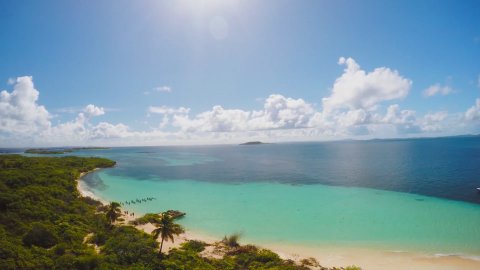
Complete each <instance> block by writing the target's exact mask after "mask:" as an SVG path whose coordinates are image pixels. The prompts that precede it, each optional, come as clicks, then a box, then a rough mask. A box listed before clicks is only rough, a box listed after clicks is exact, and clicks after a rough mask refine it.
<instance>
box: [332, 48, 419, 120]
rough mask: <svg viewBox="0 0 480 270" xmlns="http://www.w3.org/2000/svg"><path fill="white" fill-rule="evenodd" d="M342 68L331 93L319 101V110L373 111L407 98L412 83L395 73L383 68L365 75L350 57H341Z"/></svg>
mask: <svg viewBox="0 0 480 270" xmlns="http://www.w3.org/2000/svg"><path fill="white" fill-rule="evenodd" d="M338 63H339V64H340V65H345V66H346V68H345V69H344V72H343V74H342V75H341V76H340V77H339V78H337V79H336V80H335V83H334V85H333V88H332V94H331V95H330V96H329V97H326V98H323V109H324V111H325V112H331V111H333V110H335V109H344V108H348V109H367V110H370V109H373V108H374V107H375V105H376V104H378V103H380V102H382V101H387V100H394V99H401V98H404V97H406V96H407V95H408V92H409V91H410V87H411V85H412V81H410V80H408V79H405V78H403V77H402V76H400V74H399V73H398V71H396V70H391V69H389V68H386V67H380V68H376V69H374V70H373V71H371V72H365V71H364V70H362V69H361V68H360V66H359V65H358V64H357V62H355V60H354V59H352V58H344V57H341V58H340V59H339V61H338Z"/></svg>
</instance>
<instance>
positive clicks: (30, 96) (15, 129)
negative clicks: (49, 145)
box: [0, 76, 51, 133]
mask: <svg viewBox="0 0 480 270" xmlns="http://www.w3.org/2000/svg"><path fill="white" fill-rule="evenodd" d="M13 84H14V85H13V91H12V92H10V93H9V92H8V91H6V90H3V91H2V92H0V131H3V132H8V133H29V132H36V131H38V130H42V129H47V128H49V127H50V126H51V123H50V118H51V116H50V114H49V112H48V111H47V109H45V107H44V106H41V105H39V104H38V103H37V101H38V96H39V92H38V91H37V89H35V87H34V85H33V80H32V77H30V76H24V77H18V78H17V79H16V80H15V82H13Z"/></svg>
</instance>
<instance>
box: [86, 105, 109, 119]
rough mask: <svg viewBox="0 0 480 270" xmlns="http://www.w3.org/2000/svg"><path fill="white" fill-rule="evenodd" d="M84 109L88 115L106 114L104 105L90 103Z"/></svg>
mask: <svg viewBox="0 0 480 270" xmlns="http://www.w3.org/2000/svg"><path fill="white" fill-rule="evenodd" d="M83 111H84V112H85V113H86V114H87V116H100V115H103V114H105V109H103V108H102V107H97V106H95V105H93V104H88V105H87V106H86V107H85V108H84V109H83Z"/></svg>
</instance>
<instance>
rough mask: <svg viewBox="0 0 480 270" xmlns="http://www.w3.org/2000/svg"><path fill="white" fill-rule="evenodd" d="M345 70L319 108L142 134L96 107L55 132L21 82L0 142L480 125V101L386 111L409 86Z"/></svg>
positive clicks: (3, 102) (156, 112)
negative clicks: (453, 107) (462, 106)
mask: <svg viewBox="0 0 480 270" xmlns="http://www.w3.org/2000/svg"><path fill="white" fill-rule="evenodd" d="M339 63H340V64H341V65H345V70H344V72H343V73H342V75H341V76H340V77H339V78H338V79H337V80H335V83H334V84H333V87H332V91H331V94H330V95H329V96H328V97H326V98H325V99H323V103H322V107H321V108H316V107H315V106H314V105H313V103H309V102H307V101H305V100H303V99H301V98H292V97H287V96H283V95H280V94H271V95H270V96H268V97H267V98H265V99H263V100H262V103H263V106H261V107H259V108H258V110H243V109H238V108H225V107H223V106H221V105H216V106H213V107H212V108H211V109H209V110H206V111H203V112H201V113H196V114H193V113H192V112H191V110H190V108H187V107H169V106H150V107H148V108H147V110H148V115H149V117H151V118H149V121H148V122H149V123H152V122H154V121H157V120H158V122H156V126H155V125H154V126H153V127H152V126H150V127H148V128H147V130H143V131H137V130H132V129H131V128H130V127H128V126H127V125H126V124H124V123H109V122H100V123H96V122H95V118H94V117H95V116H99V115H103V114H105V109H104V108H102V107H99V106H96V105H94V104H88V105H87V106H85V107H83V108H82V107H76V108H73V109H72V111H71V112H72V113H76V114H77V115H76V117H74V118H73V119H72V120H70V121H64V122H60V123H57V124H55V125H54V124H52V123H51V122H50V120H51V115H50V114H49V113H48V111H47V110H46V109H45V107H43V106H41V105H39V104H38V97H39V92H38V91H37V90H36V89H35V88H34V85H33V81H32V78H31V77H20V78H17V79H15V82H14V84H13V90H12V91H11V92H8V91H6V90H5V91H2V92H0V143H1V144H3V145H8V146H11V145H12V143H17V145H20V146H24V145H26V144H28V145H39V146H47V145H57V146H58V145H85V144H96V145H100V144H101V145H158V144H173V143H183V144H186V143H229V142H241V141H245V140H268V141H281V140H290V141H294V140H318V139H344V138H372V137H397V136H408V134H419V133H420V132H422V133H421V134H419V135H416V136H422V135H423V134H433V133H434V132H435V133H436V134H438V132H445V130H455V131H457V132H458V130H462V131H463V130H468V129H467V128H465V127H468V126H469V127H472V126H475V124H472V121H478V120H480V99H477V100H476V103H475V105H474V106H472V107H471V108H469V109H468V110H467V111H466V112H464V113H463V112H462V113H461V114H460V113H458V114H449V113H448V112H446V111H439V112H430V113H427V114H425V115H423V116H422V115H417V113H416V112H415V111H414V110H410V109H404V108H401V106H400V105H399V104H393V105H391V104H385V103H387V102H391V101H393V100H397V99H401V98H403V97H405V96H406V95H407V94H408V92H409V90H410V87H411V81H410V80H408V79H405V78H403V77H401V76H400V75H399V74H398V72H397V71H392V70H390V69H389V68H385V67H383V68H377V69H374V70H373V71H371V72H366V71H363V70H362V69H361V68H360V66H359V65H358V64H357V63H356V62H355V61H354V60H353V59H351V58H348V59H345V58H341V59H340V60H339ZM469 123H470V124H469ZM447 127H448V129H447ZM461 128H464V129H461ZM452 133H453V132H452ZM452 133H450V134H452Z"/></svg>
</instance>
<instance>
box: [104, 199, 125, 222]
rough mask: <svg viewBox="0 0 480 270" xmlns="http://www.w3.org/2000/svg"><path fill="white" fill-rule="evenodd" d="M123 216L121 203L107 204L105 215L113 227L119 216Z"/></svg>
mask: <svg viewBox="0 0 480 270" xmlns="http://www.w3.org/2000/svg"><path fill="white" fill-rule="evenodd" d="M121 216H122V211H121V210H120V204H119V203H117V202H111V203H110V204H109V205H108V206H107V211H106V213H105V217H106V218H107V220H108V222H110V226H112V227H113V223H115V221H117V219H118V218H120V217H121Z"/></svg>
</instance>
